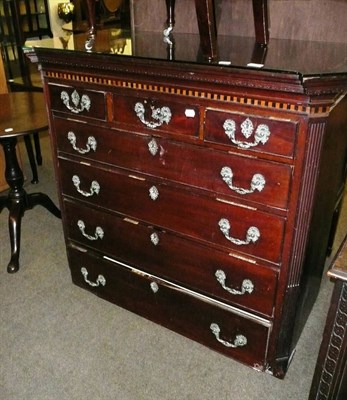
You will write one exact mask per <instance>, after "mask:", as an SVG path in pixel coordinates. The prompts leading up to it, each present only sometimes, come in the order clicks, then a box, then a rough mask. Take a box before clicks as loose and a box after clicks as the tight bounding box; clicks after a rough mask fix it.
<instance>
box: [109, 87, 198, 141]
mask: <svg viewBox="0 0 347 400" xmlns="http://www.w3.org/2000/svg"><path fill="white" fill-rule="evenodd" d="M199 115H200V113H199V107H198V106H194V105H188V106H187V104H186V103H184V102H179V101H174V100H172V99H171V98H169V99H168V97H167V96H165V97H160V96H158V97H140V96H136V97H135V96H126V95H124V94H118V93H116V94H114V95H113V119H114V122H115V123H116V124H119V125H120V126H122V127H123V128H126V127H128V128H129V127H131V130H135V131H136V132H141V131H144V132H156V131H158V132H160V131H161V132H166V133H174V134H175V135H188V136H196V137H197V136H198V135H199V119H200V117H199Z"/></svg>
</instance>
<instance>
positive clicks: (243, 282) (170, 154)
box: [35, 32, 347, 377]
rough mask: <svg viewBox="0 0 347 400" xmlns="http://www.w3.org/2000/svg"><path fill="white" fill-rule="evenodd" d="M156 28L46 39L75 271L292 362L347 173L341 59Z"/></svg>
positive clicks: (41, 52)
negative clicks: (209, 54) (113, 44)
mask: <svg viewBox="0 0 347 400" xmlns="http://www.w3.org/2000/svg"><path fill="white" fill-rule="evenodd" d="M153 35H154V36H151V34H149V33H146V34H139V35H138V36H137V37H136V40H135V39H134V38H133V39H132V40H133V42H132V46H133V47H132V51H133V55H132V56H115V55H110V54H106V53H107V52H106V53H105V51H102V52H100V53H99V52H98V49H100V48H102V49H105V48H106V49H107V46H108V42H107V40H108V39H105V38H107V37H108V38H111V37H112V35H111V34H110V35H108V33H107V32H103V33H100V34H98V35H97V39H96V40H97V41H98V40H101V38H104V40H106V41H104V42H102V43H98V42H96V44H95V50H96V52H95V53H94V52H89V53H86V52H84V51H83V50H84V47H83V45H84V43H83V40H81V39H79V37H77V36H76V37H74V39H73V40H74V47H75V50H73V51H69V50H57V49H52V48H50V47H49V46H48V45H47V46H45V47H42V46H41V47H38V48H36V49H35V52H36V56H37V57H38V60H39V63H40V64H41V67H42V76H43V81H44V91H45V95H46V99H47V104H48V108H49V120H50V131H51V134H52V140H53V149H54V160H55V169H56V176H57V181H58V190H59V195H60V204H61V209H62V215H63V224H64V232H65V239H66V248H67V254H68V260H69V266H70V269H71V275H72V280H73V282H74V283H75V284H76V285H78V286H81V287H83V288H85V289H87V290H89V291H91V292H92V293H94V294H95V295H97V296H100V297H102V298H104V299H106V300H108V301H111V302H114V303H115V304H118V305H120V306H122V307H125V308H127V309H129V310H131V311H133V312H135V313H137V314H139V315H141V316H143V317H145V318H149V319H151V320H153V321H155V322H157V323H159V324H161V325H163V326H165V327H168V328H169V329H173V330H175V331H176V332H179V333H181V334H183V335H185V336H187V337H189V338H191V339H193V340H196V341H198V342H200V343H202V344H203V345H205V346H207V347H210V348H212V349H213V350H216V351H218V352H220V353H222V354H224V355H227V356H230V357H231V358H234V359H235V360H238V361H240V362H243V363H245V364H247V365H249V366H250V367H252V368H254V369H255V370H259V371H265V372H268V373H270V374H273V375H274V376H276V377H283V376H284V375H285V372H286V370H287V368H288V365H289V362H290V358H291V356H292V354H293V350H294V348H295V344H296V340H297V337H298V335H299V334H300V330H301V328H302V326H303V324H304V323H305V321H306V318H307V315H308V313H309V311H310V308H311V306H312V304H313V302H314V299H315V296H316V294H317V291H318V288H319V282H320V278H321V274H322V269H323V266H324V260H325V254H326V249H327V246H328V238H329V233H330V226H331V222H332V219H333V214H334V208H335V204H336V200H337V198H338V196H339V195H340V193H341V188H342V187H343V185H344V166H345V157H346V151H347V136H346V128H347V99H346V98H345V97H344V91H345V90H346V89H347V74H346V71H338V73H337V74H332V73H331V70H330V71H329V73H324V71H321V73H320V74H319V75H317V74H315V73H313V72H312V73H310V72H309V71H310V67H311V65H313V66H314V68H316V67H317V64H315V63H314V59H312V60H311V62H310V63H309V62H308V61H307V58H306V61H305V64H301V67H302V68H303V72H302V73H297V72H288V71H289V70H283V69H281V68H277V69H274V68H273V67H271V66H270V67H269V68H268V69H266V68H265V69H262V70H259V69H254V68H249V67H244V68H241V67H232V66H225V65H218V63H216V64H208V63H206V64H204V63H201V62H196V60H195V61H194V60H193V59H189V58H188V56H187V53H185V56H186V58H183V61H182V60H178V61H177V62H176V61H169V60H166V59H165V55H166V52H165V47H164V51H163V54H164V56H163V57H162V58H160V57H159V56H158V48H159V47H160V46H163V42H162V37H161V36H160V34H159V35H156V34H153ZM82 38H85V36H82ZM98 38H99V39H98ZM178 39H179V38H178V37H177V38H176V46H177V49H179V40H178ZM190 40H192V41H193V42H192V43H190V42H189V41H190ZM142 43H143V46H141V44H142ZM182 43H184V45H183V47H181V49H183V48H184V51H186V50H188V51H192V49H194V46H195V44H196V37H194V36H192V37H184V38H183V37H182V42H181V44H182ZM232 43H235V42H233V41H232V40H230V41H229V42H228V45H230V44H232ZM287 44H288V42H287ZM237 45H239V43H237ZM298 45H299V46H301V44H300V43H299V44H298ZM98 46H100V47H98ZM290 46H291V49H292V51H294V52H295V46H296V44H295V43H290ZM275 47H276V46H273V47H271V48H269V52H270V53H269V55H268V57H269V59H270V60H272V62H274V61H273V60H274V58H271V57H275V56H276V54H277V55H278V54H279V55H280V54H281V52H277V51H276V48H275ZM81 50H82V51H81ZM271 51H274V53H273V54H271ZM178 54H179V52H178V53H177V54H176V55H178ZM195 54H197V53H195ZM314 54H318V53H315V52H314ZM319 54H321V53H319ZM151 55H152V56H151ZM153 55H155V57H154V56H153ZM306 56H307V54H306ZM153 57H154V58H153ZM307 57H309V56H307ZM278 62H279V63H280V64H281V63H283V59H282V57H281V56H280V58H279V59H278ZM290 62H292V63H293V62H295V60H293V59H291V60H290ZM331 62H332V65H333V66H332V68H333V67H334V66H335V65H337V63H336V60H331ZM334 63H335V64H334ZM314 68H313V69H314ZM158 362H160V361H158Z"/></svg>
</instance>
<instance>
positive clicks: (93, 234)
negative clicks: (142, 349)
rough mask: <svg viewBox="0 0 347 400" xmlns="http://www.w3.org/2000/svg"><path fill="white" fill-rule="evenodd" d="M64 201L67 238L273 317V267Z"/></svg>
mask: <svg viewBox="0 0 347 400" xmlns="http://www.w3.org/2000/svg"><path fill="white" fill-rule="evenodd" d="M64 205H65V207H64V208H65V213H66V221H67V235H68V237H69V239H71V240H73V241H75V242H78V243H80V244H82V245H83V246H88V247H91V248H93V249H95V250H97V251H99V252H101V253H102V254H106V255H108V256H110V257H115V258H116V259H118V260H121V261H123V262H126V263H128V264H130V265H133V266H137V267H138V268H140V269H143V270H145V271H147V272H150V273H152V274H155V275H158V276H160V277H163V278H166V279H169V280H172V281H174V282H176V283H181V284H183V285H184V286H186V287H188V288H191V289H193V290H196V291H198V292H201V293H203V294H206V295H210V296H212V297H214V298H216V299H219V300H221V301H224V302H227V303H229V304H236V305H240V306H242V307H244V308H246V309H249V310H251V311H256V312H259V313H262V314H264V315H268V316H271V315H272V313H273V308H274V302H275V294H276V287H277V273H276V272H275V271H273V270H272V269H270V268H266V267H264V266H262V265H261V264H258V263H256V262H255V261H252V260H250V261H246V260H241V259H238V258H236V257H234V256H232V255H229V254H228V253H226V252H222V251H218V250H216V249H213V248H211V247H210V246H203V245H200V244H199V243H197V242H195V241H192V240H187V239H184V238H181V237H179V236H176V235H173V234H170V233H169V232H165V231H162V230H159V229H156V228H155V227H153V226H147V225H144V224H142V223H140V222H139V221H136V220H131V219H129V218H121V217H117V216H116V215H114V214H113V215H112V214H108V213H106V212H103V211H98V210H91V209H90V208H88V207H85V206H81V204H78V203H75V202H71V201H67V200H65V201H64ZM115 243H116V244H117V245H115Z"/></svg>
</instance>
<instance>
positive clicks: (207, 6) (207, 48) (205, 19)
mask: <svg viewBox="0 0 347 400" xmlns="http://www.w3.org/2000/svg"><path fill="white" fill-rule="evenodd" d="M195 9H196V16H197V19H198V27H199V33H200V46H201V51H202V54H203V55H204V57H206V58H208V59H210V60H213V59H215V58H216V57H217V27H216V18H215V11H214V0H195Z"/></svg>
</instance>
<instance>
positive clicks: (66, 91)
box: [48, 84, 106, 121]
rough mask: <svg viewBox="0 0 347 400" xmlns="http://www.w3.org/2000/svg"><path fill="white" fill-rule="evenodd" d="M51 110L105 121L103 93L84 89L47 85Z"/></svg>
mask: <svg viewBox="0 0 347 400" xmlns="http://www.w3.org/2000/svg"><path fill="white" fill-rule="evenodd" d="M48 88H49V98H50V102H51V109H52V110H53V111H60V112H63V113H67V114H70V115H71V116H74V117H75V118H76V117H78V116H81V117H88V118H94V119H98V120H103V121H104V120H106V100H105V93H104V92H97V91H94V90H86V89H84V88H78V87H71V86H64V85H54V84H49V85H48Z"/></svg>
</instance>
